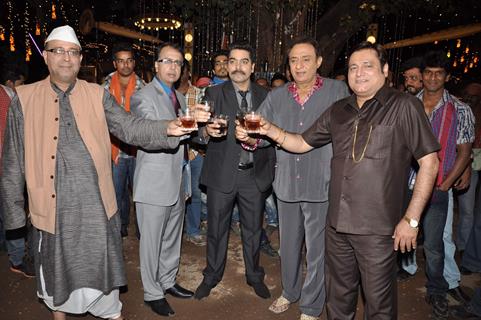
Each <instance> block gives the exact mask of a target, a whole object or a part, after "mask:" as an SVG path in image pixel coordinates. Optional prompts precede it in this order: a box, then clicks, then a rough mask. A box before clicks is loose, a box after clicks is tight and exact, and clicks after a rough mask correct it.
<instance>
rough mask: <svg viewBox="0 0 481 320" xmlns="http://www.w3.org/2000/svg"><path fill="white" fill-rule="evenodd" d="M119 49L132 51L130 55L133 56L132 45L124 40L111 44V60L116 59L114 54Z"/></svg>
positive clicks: (119, 50)
mask: <svg viewBox="0 0 481 320" xmlns="http://www.w3.org/2000/svg"><path fill="white" fill-rule="evenodd" d="M121 51H127V52H130V53H132V57H134V49H133V48H132V45H131V44H129V43H126V42H118V43H116V44H114V45H113V46H112V60H115V59H117V58H116V57H115V55H116V54H117V53H119V52H121Z"/></svg>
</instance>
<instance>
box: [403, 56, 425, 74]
mask: <svg viewBox="0 0 481 320" xmlns="http://www.w3.org/2000/svg"><path fill="white" fill-rule="evenodd" d="M422 64H423V58H422V57H413V58H411V59H408V60H406V61H405V62H403V64H402V65H401V72H404V71H406V70H409V69H412V68H418V69H419V70H421V66H422Z"/></svg>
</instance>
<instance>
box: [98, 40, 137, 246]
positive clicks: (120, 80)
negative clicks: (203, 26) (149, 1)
mask: <svg viewBox="0 0 481 320" xmlns="http://www.w3.org/2000/svg"><path fill="white" fill-rule="evenodd" d="M112 63H113V65H114V68H115V71H114V72H112V73H111V74H109V75H108V76H107V77H106V79H105V82H104V83H103V86H104V88H105V89H107V90H108V91H109V92H110V94H111V95H112V96H113V97H114V98H115V101H116V102H117V103H118V104H119V105H120V106H121V107H122V108H124V109H125V111H127V112H130V98H131V97H132V95H133V94H134V93H135V92H136V91H138V90H140V89H142V88H143V87H144V85H145V83H144V81H143V80H142V79H140V77H139V76H137V75H136V74H135V57H134V51H133V49H132V46H131V45H129V44H126V43H116V44H114V46H113V48H112ZM110 140H111V142H112V178H113V180H114V187H115V197H116V199H117V207H118V208H119V210H120V220H121V222H122V225H121V227H120V234H121V235H122V237H127V235H128V227H129V223H130V192H129V187H130V188H131V189H132V187H133V182H134V172H135V155H136V154H137V148H135V147H133V146H131V145H128V144H125V143H123V142H121V141H120V140H119V139H117V138H116V137H114V136H112V135H111V136H110ZM137 229H138V227H137ZM137 235H138V236H139V235H140V234H139V232H138V230H137Z"/></svg>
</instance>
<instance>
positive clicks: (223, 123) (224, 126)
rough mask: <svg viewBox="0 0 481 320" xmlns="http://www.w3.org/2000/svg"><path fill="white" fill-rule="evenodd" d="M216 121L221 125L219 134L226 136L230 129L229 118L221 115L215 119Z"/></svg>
mask: <svg viewBox="0 0 481 320" xmlns="http://www.w3.org/2000/svg"><path fill="white" fill-rule="evenodd" d="M214 121H215V122H216V123H217V124H218V125H219V134H220V135H221V136H225V135H226V134H227V129H228V128H229V116H226V115H224V114H219V115H218V116H216V117H215V118H214Z"/></svg>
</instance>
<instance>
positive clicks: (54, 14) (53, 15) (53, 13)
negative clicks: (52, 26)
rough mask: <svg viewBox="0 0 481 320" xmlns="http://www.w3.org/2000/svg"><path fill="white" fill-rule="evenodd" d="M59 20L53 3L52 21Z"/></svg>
mask: <svg viewBox="0 0 481 320" xmlns="http://www.w3.org/2000/svg"><path fill="white" fill-rule="evenodd" d="M55 19H57V13H56V12H55V4H54V3H52V20H55Z"/></svg>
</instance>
